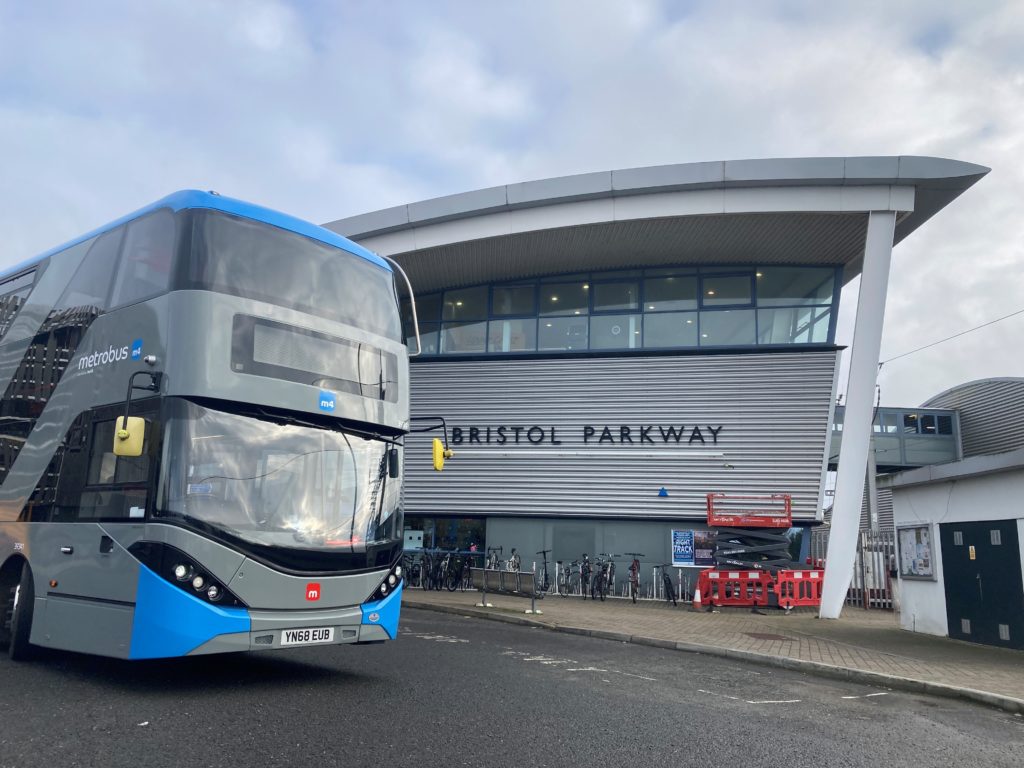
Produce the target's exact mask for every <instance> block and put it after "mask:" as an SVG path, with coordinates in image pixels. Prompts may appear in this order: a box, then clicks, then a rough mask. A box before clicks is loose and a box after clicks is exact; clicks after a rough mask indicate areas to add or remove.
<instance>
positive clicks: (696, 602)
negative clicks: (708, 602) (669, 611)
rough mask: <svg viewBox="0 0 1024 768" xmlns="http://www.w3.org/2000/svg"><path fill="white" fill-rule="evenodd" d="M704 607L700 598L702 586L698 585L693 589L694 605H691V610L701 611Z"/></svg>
mask: <svg viewBox="0 0 1024 768" xmlns="http://www.w3.org/2000/svg"><path fill="white" fill-rule="evenodd" d="M703 608H704V606H703V605H702V604H701V600H700V587H697V588H696V589H695V590H694V591H693V605H692V606H691V608H690V610H691V611H700V610H703Z"/></svg>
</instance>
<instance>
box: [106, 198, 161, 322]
mask: <svg viewBox="0 0 1024 768" xmlns="http://www.w3.org/2000/svg"><path fill="white" fill-rule="evenodd" d="M174 248H175V226H174V214H172V213H171V211H169V210H167V209H162V210H159V211H156V212H154V213H151V214H149V215H148V216H144V217H143V218H141V219H139V220H137V221H133V222H132V223H131V224H129V225H128V232H127V234H126V235H125V241H124V248H123V251H122V253H123V255H122V256H121V264H120V266H119V267H118V270H117V279H116V282H115V284H114V295H113V298H112V300H111V306H113V307H119V306H123V305H125V304H132V303H134V302H136V301H141V300H142V299H146V298H149V297H151V296H155V295H157V294H159V293H163V292H164V291H166V290H167V286H168V284H169V282H170V277H171V263H172V260H173V257H174Z"/></svg>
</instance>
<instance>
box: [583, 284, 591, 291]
mask: <svg viewBox="0 0 1024 768" xmlns="http://www.w3.org/2000/svg"><path fill="white" fill-rule="evenodd" d="M588 288H590V284H589V283H584V284H583V290H584V291H585V290H587V289H588Z"/></svg>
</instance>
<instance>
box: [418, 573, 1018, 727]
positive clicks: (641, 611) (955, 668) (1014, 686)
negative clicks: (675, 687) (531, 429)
mask: <svg viewBox="0 0 1024 768" xmlns="http://www.w3.org/2000/svg"><path fill="white" fill-rule="evenodd" d="M403 601H404V602H405V604H406V605H408V606H419V607H431V606H433V607H436V608H439V609H444V610H448V611H452V610H453V609H458V610H459V612H460V613H465V614H466V615H480V614H481V613H484V612H487V613H491V614H494V615H497V616H504V617H512V616H517V617H524V618H528V619H529V620H531V621H534V622H536V623H538V624H540V625H543V626H547V627H550V628H552V629H578V630H585V631H590V632H613V633H617V634H619V635H629V636H631V637H633V638H650V639H652V640H654V641H658V642H664V643H668V644H683V645H684V646H687V647H689V648H690V649H692V650H700V649H701V648H704V649H708V650H711V649H714V650H716V651H738V652H743V653H749V654H761V655H765V656H771V657H777V658H778V657H781V658H788V659H793V660H796V661H805V662H817V663H819V664H827V665H831V666H833V667H839V668H841V669H844V670H853V671H855V672H867V673H880V674H883V675H890V676H894V677H897V678H903V679H906V680H911V681H921V682H924V683H930V684H938V685H940V686H949V687H951V688H956V689H968V690H971V691H982V692H985V693H990V694H995V695H996V696H1000V697H1010V698H1012V699H1020V700H1021V705H1022V708H1024V651H1016V650H1009V649H1005V648H994V647H990V646H983V645H974V644H971V643H964V642H961V641H958V640H950V639H949V638H943V637H934V636H932V635H923V634H917V633H913V632H907V631H905V630H903V629H900V627H899V626H898V625H897V623H896V618H895V616H894V614H892V613H890V612H888V611H880V610H874V611H865V610H863V609H860V608H846V609H845V610H844V611H843V615H842V618H840V619H839V620H837V621H831V620H827V619H819V618H817V614H816V613H815V612H813V611H811V610H810V609H800V610H802V611H803V612H798V611H797V610H795V611H793V612H792V613H790V614H789V615H786V614H785V613H783V612H782V611H767V610H766V611H765V613H764V614H763V615H760V614H754V613H751V612H749V611H745V610H742V609H726V610H723V611H722V612H718V613H705V612H700V613H697V612H692V611H690V610H689V606H688V605H686V606H684V604H683V603H680V604H679V607H677V608H673V607H672V606H670V605H668V604H667V603H662V602H654V601H640V602H639V603H638V604H636V605H634V604H633V603H631V602H629V601H628V600H622V599H609V600H608V601H606V602H604V603H601V602H597V603H595V602H593V601H591V600H586V601H584V600H582V599H580V598H578V597H568V598H563V597H557V596H556V597H547V598H545V599H544V600H538V601H537V607H538V608H539V609H541V610H542V612H543V613H542V615H539V616H528V617H525V616H524V614H525V609H527V608H529V605H530V604H529V601H528V600H524V599H521V598H516V597H508V596H502V595H493V594H488V602H490V603H492V604H493V605H494V608H488V609H481V608H476V607H475V604H476V603H477V602H479V594H478V593H476V592H461V591H460V592H425V591H423V590H420V589H408V590H406V591H405V593H404V595H403Z"/></svg>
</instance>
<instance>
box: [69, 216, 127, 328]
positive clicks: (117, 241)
mask: <svg viewBox="0 0 1024 768" xmlns="http://www.w3.org/2000/svg"><path fill="white" fill-rule="evenodd" d="M123 233H124V227H118V228H117V229H112V230H111V231H110V232H106V233H104V234H102V235H100V236H99V237H98V238H97V239H96V241H95V242H94V243H93V244H92V247H91V248H90V249H89V252H88V253H87V254H85V259H83V260H82V264H81V265H80V266H79V267H78V270H77V271H76V272H75V276H74V277H72V278H71V282H70V283H69V284H68V287H67V288H65V289H64V293H63V294H62V295H61V297H60V300H59V301H58V302H57V304H56V305H55V306H54V309H55V310H58V309H69V308H71V307H96V308H97V309H99V310H104V309H106V308H107V294H108V292H109V291H110V282H111V280H112V279H113V277H114V267H115V266H116V265H117V254H118V252H119V251H120V247H121V235H122V234H123Z"/></svg>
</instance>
